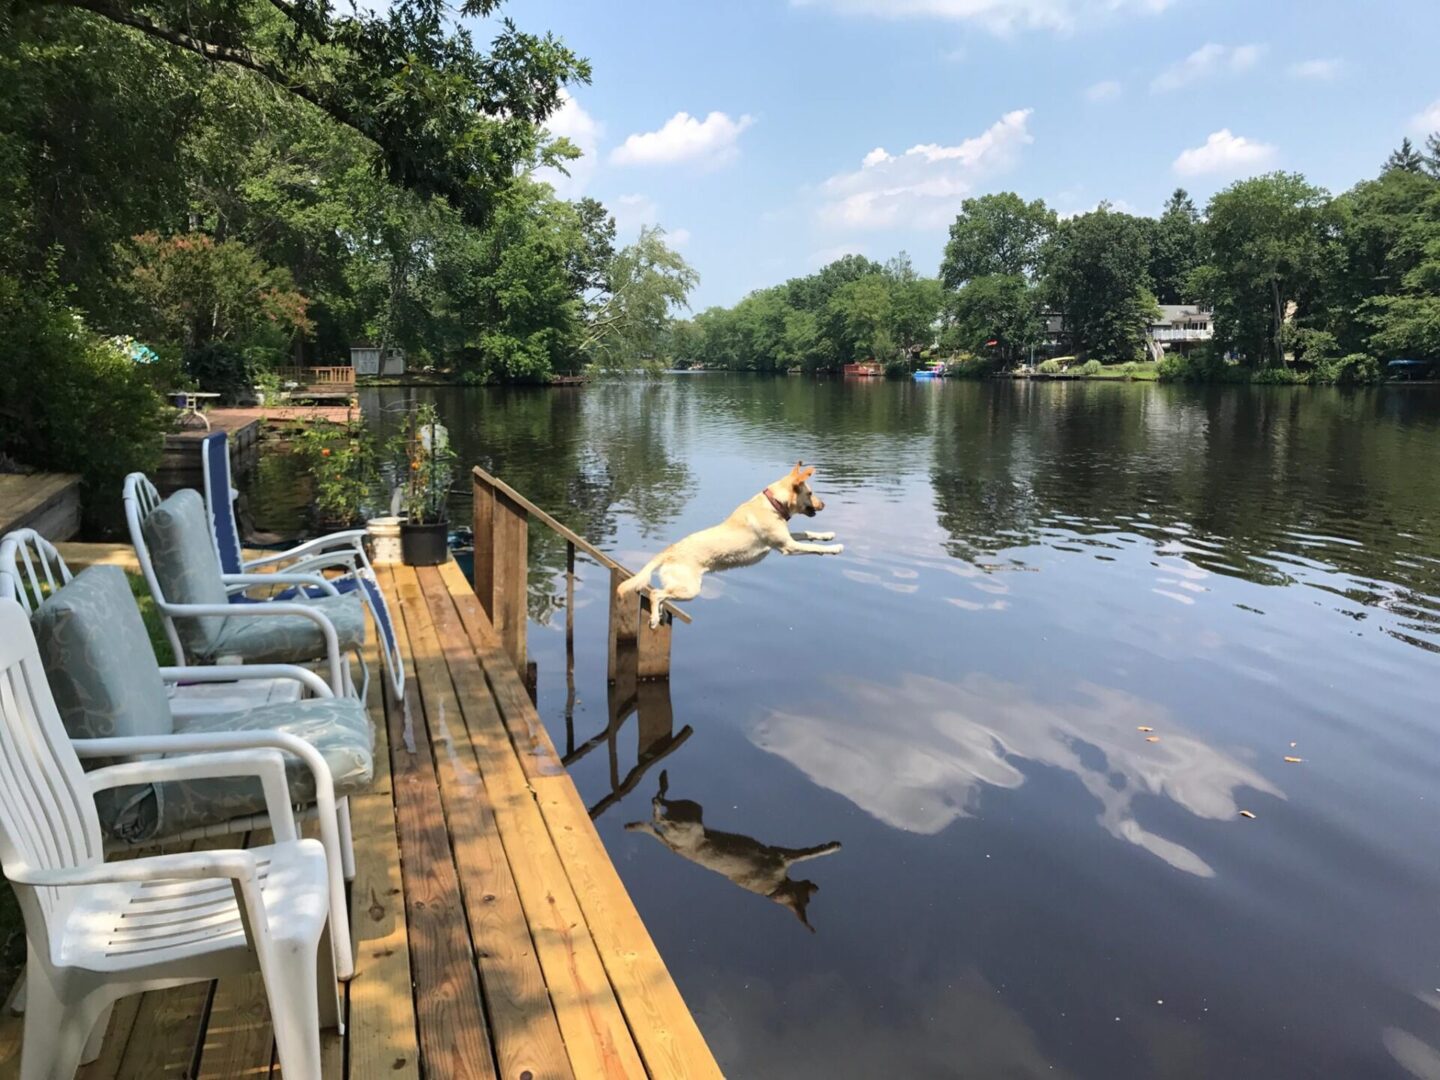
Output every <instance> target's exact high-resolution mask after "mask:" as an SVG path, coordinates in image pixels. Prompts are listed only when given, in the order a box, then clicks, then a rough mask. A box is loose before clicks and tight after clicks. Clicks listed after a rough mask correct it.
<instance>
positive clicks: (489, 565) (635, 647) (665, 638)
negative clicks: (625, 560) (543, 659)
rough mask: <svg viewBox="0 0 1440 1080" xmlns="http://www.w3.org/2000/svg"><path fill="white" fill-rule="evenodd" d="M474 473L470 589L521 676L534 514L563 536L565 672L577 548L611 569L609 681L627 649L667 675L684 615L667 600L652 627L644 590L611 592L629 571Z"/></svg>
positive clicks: (641, 671)
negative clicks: (674, 628) (673, 631)
mask: <svg viewBox="0 0 1440 1080" xmlns="http://www.w3.org/2000/svg"><path fill="white" fill-rule="evenodd" d="M473 477H474V490H475V578H474V582H473V584H474V587H475V595H476V596H478V597H479V598H480V603H481V605H482V606H483V607H484V608H485V613H486V614H487V615H489V616H490V621H491V622H493V623H494V624H495V631H496V633H498V634H499V635H500V641H501V643H502V644H503V645H504V646H505V651H506V652H507V653H508V654H509V655H510V659H511V660H512V661H513V662H514V664H515V666H516V668H517V669H519V671H520V673H521V674H522V675H525V674H527V668H528V662H527V657H526V652H525V629H526V623H527V621H528V610H527V607H526V587H527V582H528V579H529V575H530V555H529V550H528V549H529V536H530V534H529V521H530V519H531V518H534V519H535V520H536V521H538V522H539V523H540V524H541V525H544V526H545V527H546V528H548V529H550V530H551V531H552V532H554V533H556V534H557V535H558V536H560V537H561V538H562V539H563V540H564V541H565V655H566V664H567V667H568V668H569V669H570V673H572V674H573V670H574V668H573V665H574V656H575V553H576V551H580V552H583V553H584V554H585V555H587V556H588V557H589V558H591V559H593V560H595V562H597V563H599V564H600V565H601V566H602V567H603V568H605V569H606V570H608V571H610V587H609V594H610V632H609V657H608V668H607V670H608V672H609V678H610V681H611V682H612V683H613V682H615V681H616V679H617V677H618V676H619V674H620V673H621V671H622V669H624V668H626V667H628V666H629V662H628V661H629V657H630V654H632V653H633V654H634V660H633V663H634V666H635V669H636V671H637V673H638V676H639V678H641V679H668V678H669V677H670V628H671V624H672V622H673V621H674V620H675V619H679V620H681V621H682V622H687V623H688V622H689V621H690V616H689V615H688V614H686V613H685V612H684V611H682V610H681V609H680V608H678V607H676V606H675V605H674V604H672V603H670V602H669V601H668V600H667V601H666V602H665V604H664V606H663V607H662V608H661V611H660V624H659V625H658V626H657V627H655V628H654V629H653V630H652V629H651V628H650V615H649V613H650V597H649V595H648V590H646V591H643V592H641V593H640V594H638V595H637V594H635V593H631V594H630V595H629V596H625V597H621V596H620V595H619V594H618V593H617V592H616V589H617V587H618V586H619V585H620V583H621V582H622V581H624V580H625V579H626V578H628V577H630V576H631V573H632V571H630V570H627V569H626V568H625V567H623V566H621V565H620V564H619V563H618V562H616V561H615V560H614V559H612V558H611V557H610V556H609V555H607V554H605V552H603V551H601V550H600V549H599V548H597V547H596V546H595V545H594V544H592V543H590V541H588V540H586V539H585V538H584V537H583V536H581V535H580V534H579V533H577V532H575V531H574V530H572V529H570V528H567V527H566V526H565V525H562V524H561V523H560V522H558V521H556V520H555V519H554V518H553V517H551V516H550V515H549V514H547V513H546V512H545V511H544V510H542V509H540V507H538V506H536V505H535V504H534V503H532V502H531V501H530V500H529V499H527V498H525V496H523V495H521V494H520V493H519V492H518V491H516V490H515V489H514V488H512V487H511V486H510V485H509V484H507V483H505V481H503V480H501V479H499V478H498V477H494V476H491V475H490V474H489V473H488V472H486V471H485V470H484V469H482V468H480V466H478V465H477V466H475V469H474V472H473Z"/></svg>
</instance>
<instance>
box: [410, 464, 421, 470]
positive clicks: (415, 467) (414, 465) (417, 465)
mask: <svg viewBox="0 0 1440 1080" xmlns="http://www.w3.org/2000/svg"><path fill="white" fill-rule="evenodd" d="M410 468H411V469H413V470H415V471H416V472H419V471H420V462H418V461H412V462H410Z"/></svg>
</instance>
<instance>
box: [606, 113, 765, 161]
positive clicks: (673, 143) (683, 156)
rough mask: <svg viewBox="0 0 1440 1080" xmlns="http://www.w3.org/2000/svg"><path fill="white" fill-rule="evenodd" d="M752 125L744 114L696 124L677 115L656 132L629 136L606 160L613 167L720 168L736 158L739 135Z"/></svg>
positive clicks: (714, 115)
mask: <svg viewBox="0 0 1440 1080" xmlns="http://www.w3.org/2000/svg"><path fill="white" fill-rule="evenodd" d="M754 122H755V118H754V117H752V116H750V115H748V114H747V115H744V116H741V117H739V118H738V119H735V120H732V119H731V118H730V117H729V116H727V115H726V114H725V113H723V112H712V113H711V114H710V115H709V116H707V117H705V119H704V120H699V119H697V118H696V117H693V116H691V115H690V114H689V113H686V112H678V113H676V114H675V115H674V116H672V117H671V118H670V119H669V120H666V121H665V124H664V126H663V127H661V128H660V130H658V131H647V132H644V133H641V134H635V135H631V136H629V137H628V138H627V139H626V140H625V142H624V143H622V144H621V145H620V146H617V147H616V148H615V149H614V150H613V151H612V152H611V154H610V160H611V161H612V162H614V163H615V164H616V165H677V164H680V163H682V162H696V163H698V164H700V165H704V166H708V167H713V166H717V165H723V164H725V163H726V162H728V161H732V160H734V158H735V156H736V155H737V154H739V152H740V149H739V146H738V145H737V143H738V142H739V139H740V135H741V133H742V132H743V131H744V130H745V129H746V128H748V127H749V126H750V125H751V124H753V123H754Z"/></svg>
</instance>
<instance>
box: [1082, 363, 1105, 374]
mask: <svg viewBox="0 0 1440 1080" xmlns="http://www.w3.org/2000/svg"><path fill="white" fill-rule="evenodd" d="M1103 366H1104V365H1102V364H1101V363H1100V361H1099V360H1086V361H1085V363H1084V364H1083V365H1082V366H1081V368H1080V374H1081V375H1099V374H1100V369H1101V368H1102V367H1103Z"/></svg>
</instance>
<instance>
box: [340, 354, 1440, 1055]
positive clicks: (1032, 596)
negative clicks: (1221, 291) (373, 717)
mask: <svg viewBox="0 0 1440 1080" xmlns="http://www.w3.org/2000/svg"><path fill="white" fill-rule="evenodd" d="M389 394H395V395H398V394H416V395H418V396H422V397H426V396H428V397H431V398H433V399H434V400H435V401H436V404H437V405H438V406H439V408H440V411H441V414H442V416H443V417H444V418H445V420H446V423H447V424H448V425H449V427H450V430H451V432H452V437H453V438H454V439H455V441H456V443H457V446H458V447H459V449H460V450H461V453H462V456H463V457H465V458H466V459H468V460H473V461H475V462H477V463H479V464H481V465H483V466H484V467H485V468H487V469H488V470H490V471H491V472H493V473H495V474H496V475H498V476H500V477H501V478H503V479H504V480H506V481H507V482H509V483H511V484H513V485H514V486H515V487H516V488H517V489H518V490H520V491H522V492H524V493H525V494H526V495H527V496H528V497H530V498H532V499H534V500H535V502H536V503H537V504H539V505H540V506H542V507H545V508H546V509H547V510H550V511H551V512H553V513H555V514H556V515H557V516H558V517H559V518H560V519H561V520H563V521H564V522H565V523H566V524H567V525H568V526H570V527H571V528H574V529H576V530H577V531H578V532H580V533H581V534H582V535H585V536H587V537H589V538H590V539H592V540H594V541H595V542H597V543H598V544H599V545H600V546H601V547H603V548H604V549H605V550H606V551H608V552H611V553H612V554H613V555H614V556H615V557H617V558H618V559H619V560H620V561H621V562H623V563H625V564H626V565H627V566H629V567H631V568H638V567H640V566H641V565H643V563H644V562H645V560H646V559H647V558H649V557H650V556H651V555H653V554H654V553H655V552H656V551H658V550H660V549H661V548H662V547H664V546H665V544H667V543H670V542H671V541H673V540H675V539H677V538H679V537H682V536H685V535H687V534H689V533H691V532H694V531H695V530H696V529H700V528H704V527H706V526H709V525H713V524H714V523H715V522H716V521H719V520H721V519H722V518H723V517H724V516H725V515H726V514H728V513H729V512H730V511H731V509H733V508H734V507H735V506H736V505H737V504H739V503H741V502H742V501H744V500H745V499H747V498H749V497H751V496H753V495H754V494H755V492H756V491H758V490H759V489H760V486H761V485H762V484H764V483H766V482H768V481H770V480H771V479H773V478H774V477H775V476H777V475H780V473H781V472H783V471H784V470H785V469H786V468H788V467H789V466H790V465H792V464H793V462H794V460H795V458H796V457H801V458H803V459H804V461H805V462H806V463H807V465H808V464H813V465H815V466H816V469H817V475H818V476H819V477H821V478H822V480H823V494H824V498H825V502H826V503H827V504H828V505H827V507H826V510H825V514H824V521H823V527H824V528H825V529H826V530H834V531H835V533H836V534H837V538H839V539H842V540H843V541H844V542H845V553H844V554H843V555H841V556H838V557H836V558H827V559H810V560H806V559H785V560H779V559H767V560H765V561H764V562H763V563H760V564H758V565H756V566H753V567H750V568H747V569H745V570H744V571H741V572H732V573H727V574H724V575H718V576H711V577H707V579H706V585H707V589H706V592H705V594H704V595H705V599H704V602H703V603H694V604H692V605H690V608H689V610H690V612H691V613H692V614H693V615H694V622H693V624H691V625H687V626H677V627H675V628H674V635H673V653H672V666H671V678H670V681H669V682H668V683H650V682H641V681H637V680H635V679H634V678H633V677H629V676H626V675H625V674H624V671H623V669H622V671H621V673H620V675H619V677H617V679H616V682H615V683H614V685H611V684H610V683H609V681H608V675H609V670H608V654H607V650H606V618H607V614H608V610H609V597H610V575H609V573H608V572H602V571H599V570H597V569H596V568H595V567H593V566H590V565H581V566H580V567H579V568H578V570H577V578H576V580H575V582H574V591H573V596H572V597H570V598H569V599H567V588H566V584H567V583H566V579H565V567H566V560H565V551H564V547H563V544H555V543H554V542H553V541H552V539H551V538H550V536H549V533H548V530H535V529H532V530H531V534H530V535H531V549H530V557H531V578H530V583H529V584H530V594H529V599H530V616H531V624H530V637H529V645H528V647H529V652H530V656H531V657H532V658H533V659H534V660H536V661H537V663H538V665H539V682H538V686H537V694H538V701H539V709H540V714H541V716H542V718H543V720H544V721H545V723H546V725H547V727H548V728H549V731H550V734H551V736H552V739H553V741H554V743H555V745H556V746H557V747H561V746H563V747H564V758H565V764H566V767H567V768H568V770H569V772H570V774H571V775H572V776H573V777H574V779H575V782H576V784H577V786H578V787H579V790H580V792H581V795H582V797H583V798H584V799H585V802H586V805H587V807H588V808H589V810H590V812H591V815H592V817H593V819H594V821H595V824H596V827H597V829H598V830H599V832H600V834H601V837H602V839H603V840H604V842H605V845H606V848H607V850H608V852H609V853H610V855H611V857H612V858H613V860H614V862H615V865H616V867H617V869H618V870H619V872H620V874H621V876H622V878H623V880H624V882H625V885H626V888H627V889H628V891H629V892H630V894H631V896H632V897H633V899H634V901H635V904H636V907H637V909H638V910H639V912H640V914H641V916H642V917H643V919H644V922H645V925H646V927H647V929H648V930H649V932H650V934H651V935H652V937H653V938H654V939H655V941H656V944H657V945H658V947H659V949H660V951H661V953H662V955H663V956H664V958H665V961H666V963H667V965H668V966H669V968H670V970H671V972H672V973H673V975H674V976H675V979H676V981H677V983H678V984H679V986H680V988H681V990H682V992H683V993H684V995H685V997H686V1001H687V1003H688V1004H689V1005H690V1007H691V1009H692V1010H693V1011H694V1012H695V1014H696V1016H697V1019H698V1020H699V1022H700V1024H701V1027H702V1030H703V1031H704V1033H705V1035H706V1038H707V1039H708V1040H709V1042H710V1044H711V1046H712V1047H713V1049H714V1050H715V1052H716V1054H717V1056H718V1057H719V1059H720V1061H721V1064H722V1066H723V1067H724V1069H725V1071H726V1073H727V1075H731V1076H736V1077H746V1078H751V1077H756V1078H761V1080H769V1078H782V1077H783V1078H785V1080H792V1078H817V1080H818V1078H825V1080H869V1078H872V1077H882V1076H883V1077H891V1076H894V1077H902V1076H903V1077H950V1076H962V1077H963V1076H977V1077H990V1076H1007V1077H1026V1078H1028V1077H1084V1078H1097V1080H1149V1078H1152V1077H1164V1078H1169V1077H1183V1078H1189V1077H1197V1078H1209V1077H1226V1078H1230V1077H1235V1078H1244V1080H1248V1078H1252V1077H1254V1078H1264V1080H1272V1078H1273V1080H1288V1078H1291V1077H1295V1078H1299V1077H1312V1076H1326V1077H1331V1076H1334V1077H1366V1078H1369V1077H1380V1078H1389V1077H1396V1078H1406V1077H1430V1076H1436V1077H1440V974H1437V973H1440V936H1437V935H1436V934H1435V911H1436V910H1437V905H1440V860H1437V859H1436V857H1435V851H1436V841H1435V837H1436V836H1437V835H1440V795H1437V789H1436V778H1437V777H1440V713H1437V710H1436V707H1435V702H1436V700H1437V698H1440V482H1437V479H1436V478H1437V477H1440V387H1383V388H1376V389H1364V390H1356V391H1353V392H1352V391H1342V390H1323V389H1311V388H1298V389H1296V388H1269V387H1209V388H1192V387H1174V386H1155V385H1148V386H1140V385H1124V384H1118V385H1116V384H1096V383H1078V382H1077V383H1054V384H1048V385H1038V384H1037V385H1008V384H983V383H963V382H958V381H952V382H949V383H946V382H943V381H932V382H931V383H929V384H926V383H889V382H884V381H880V380H865V381H864V384H863V385H857V384H856V383H853V382H852V383H849V384H847V383H843V382H841V381H839V380H836V381H833V382H817V381H814V380H810V379H783V378H782V379H773V380H772V379H760V378H744V377H729V376H710V375H705V376H695V377H690V378H686V379H673V380H647V381H644V382H640V381H638V380H637V381H619V382H615V383H598V384H595V385H593V386H591V387H589V388H586V389H584V390H575V389H566V390H559V391H533V392H527V391H521V390H506V391H491V390H482V389H475V390H459V389H453V390H436V391H428V390H425V391H394V392H391V391H380V392H378V393H371V394H370V395H369V396H367V397H366V399H365V402H364V407H365V409H366V413H367V416H370V415H372V409H374V408H375V407H378V406H379V405H383V404H384V403H385V401H384V399H385V396H386V395H389ZM373 415H377V416H380V415H382V414H380V413H378V412H375V413H373ZM382 423H383V419H382ZM466 499H467V493H466V492H463V491H462V492H459V493H457V495H456V501H455V503H454V505H453V506H452V512H453V514H454V517H455V518H456V519H457V520H459V521H463V520H465V518H466V517H467V515H468V514H469V505H468V502H467V501H466ZM572 623H573V635H572V636H573V641H574V645H575V649H574V653H575V656H574V665H573V668H570V667H568V666H567V663H566V649H565V642H566V636H567V635H566V628H567V626H569V625H571V624H572ZM567 676H568V677H567ZM1289 759H1297V760H1289ZM1247 815H1248V816H1247ZM834 845H843V847H842V848H841V849H840V850H839V851H838V852H836V853H834V854H833V855H830V854H826V853H827V852H829V851H833V850H834ZM677 855H679V856H680V857H678V858H677ZM807 855H808V856H812V857H810V858H805V856H807ZM822 855H823V856H824V857H813V856H822ZM797 858H798V859H800V860H801V861H799V862H796V861H795V860H796V859H797ZM817 889H818V891H816V890H817ZM797 916H799V917H802V918H801V920H800V921H805V922H808V923H811V924H813V925H814V926H815V927H816V928H817V930H818V932H817V933H814V934H811V933H807V932H805V930H804V929H803V928H802V927H801V926H797V925H796V923H797Z"/></svg>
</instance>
